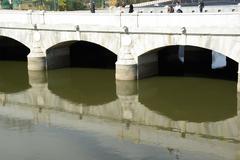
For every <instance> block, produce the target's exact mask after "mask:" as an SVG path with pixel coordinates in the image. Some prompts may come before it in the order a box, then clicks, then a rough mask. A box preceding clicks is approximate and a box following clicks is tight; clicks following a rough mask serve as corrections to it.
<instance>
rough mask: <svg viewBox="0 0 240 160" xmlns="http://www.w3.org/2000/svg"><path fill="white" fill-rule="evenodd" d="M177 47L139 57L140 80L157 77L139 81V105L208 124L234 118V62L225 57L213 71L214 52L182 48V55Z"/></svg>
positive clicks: (172, 117) (161, 112)
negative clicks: (223, 61)
mask: <svg viewBox="0 0 240 160" xmlns="http://www.w3.org/2000/svg"><path fill="white" fill-rule="evenodd" d="M179 48H180V46H167V47H163V48H159V49H156V50H153V51H151V52H150V53H147V54H146V55H143V56H142V57H141V56H140V58H139V64H140V65H142V66H140V67H139V69H140V72H142V73H140V74H144V75H143V76H142V77H143V78H144V77H148V76H154V75H158V77H153V78H147V79H143V80H140V81H139V100H140V102H141V103H143V104H144V105H146V107H148V108H150V109H151V110H154V111H157V112H159V113H160V114H163V115H166V116H167V117H169V118H171V119H173V120H186V121H193V122H208V121H220V120H225V119H227V118H231V117H233V116H235V115H236V114H237V97H236V92H237V91H236V89H237V87H236V81H237V70H238V63H237V62H235V61H233V60H232V59H230V58H228V57H225V63H226V65H225V66H221V65H220V66H221V67H217V68H213V66H214V65H213V64H214V63H215V62H213V60H214V55H215V52H213V51H211V50H209V49H204V48H199V47H194V46H185V48H184V54H183V55H184V56H182V55H181V54H179V50H180V49H179ZM218 54H219V53H217V55H218ZM183 57H184V58H183ZM145 60H146V62H147V63H144V61H145ZM226 80H227V81H226ZM229 80H230V81H229Z"/></svg>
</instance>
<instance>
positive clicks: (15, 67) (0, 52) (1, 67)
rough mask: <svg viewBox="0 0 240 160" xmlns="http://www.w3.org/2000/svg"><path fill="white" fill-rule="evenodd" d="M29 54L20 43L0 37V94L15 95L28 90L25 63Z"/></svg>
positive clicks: (27, 49)
mask: <svg viewBox="0 0 240 160" xmlns="http://www.w3.org/2000/svg"><path fill="white" fill-rule="evenodd" d="M29 52H30V49H29V48H27V47H26V46H25V45H23V44H22V43H20V42H18V41H16V40H14V39H11V38H8V37H4V36H0V92H4V93H15V92H20V91H23V90H26V89H28V88H30V85H29V82H28V70H27V62H26V61H27V55H28V54H29Z"/></svg>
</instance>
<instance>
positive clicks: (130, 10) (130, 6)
mask: <svg viewBox="0 0 240 160" xmlns="http://www.w3.org/2000/svg"><path fill="white" fill-rule="evenodd" d="M133 11H134V10H133V5H132V4H130V5H129V12H128V13H133Z"/></svg>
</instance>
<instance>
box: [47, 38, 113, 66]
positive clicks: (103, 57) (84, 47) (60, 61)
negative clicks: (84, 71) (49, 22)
mask: <svg viewBox="0 0 240 160" xmlns="http://www.w3.org/2000/svg"><path fill="white" fill-rule="evenodd" d="M116 61H117V55H116V54H115V53H113V52H111V51H110V50H108V49H107V48H105V47H103V46H101V45H99V44H95V43H92V42H88V41H66V42H61V43H59V44H56V45H54V46H53V47H51V48H49V49H48V50H47V67H48V69H56V68H65V67H81V68H107V69H109V68H110V69H114V68H115V62H116Z"/></svg>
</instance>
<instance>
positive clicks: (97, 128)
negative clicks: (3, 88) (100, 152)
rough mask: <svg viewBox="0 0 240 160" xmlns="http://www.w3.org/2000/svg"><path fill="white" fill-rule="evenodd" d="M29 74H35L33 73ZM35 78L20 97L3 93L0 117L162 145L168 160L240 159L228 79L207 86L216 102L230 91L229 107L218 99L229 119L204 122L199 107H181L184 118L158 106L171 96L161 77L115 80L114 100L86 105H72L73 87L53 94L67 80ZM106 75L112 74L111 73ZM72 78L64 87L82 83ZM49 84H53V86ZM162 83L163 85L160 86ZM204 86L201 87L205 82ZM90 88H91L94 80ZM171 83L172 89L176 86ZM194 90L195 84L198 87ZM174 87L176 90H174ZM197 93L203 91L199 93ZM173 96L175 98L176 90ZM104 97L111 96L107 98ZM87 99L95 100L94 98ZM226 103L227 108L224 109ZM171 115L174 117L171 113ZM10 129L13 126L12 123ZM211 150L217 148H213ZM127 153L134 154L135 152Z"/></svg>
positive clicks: (239, 139) (186, 90)
mask: <svg viewBox="0 0 240 160" xmlns="http://www.w3.org/2000/svg"><path fill="white" fill-rule="evenodd" d="M55 71H57V70H55ZM55 71H52V72H55ZM66 72H67V71H65V72H64V74H62V76H63V77H64V76H65V77H68V78H69V76H66V75H71V74H67V73H66ZM69 73H73V72H69ZM74 73H75V74H78V75H84V74H83V73H84V72H82V70H79V71H77V70H75V71H74ZM29 74H32V73H31V72H30V73H29ZM34 74H35V76H33V75H29V77H30V78H31V77H34V78H33V79H29V81H30V82H31V84H38V85H32V88H30V89H28V90H26V91H24V92H21V93H14V94H5V97H6V99H5V104H4V106H5V107H0V110H1V111H0V114H1V116H3V117H4V116H7V117H13V118H14V117H15V118H20V119H29V120H31V121H34V122H35V125H36V123H37V124H44V123H46V124H48V125H49V126H52V127H54V126H58V127H59V128H71V129H73V130H78V131H84V132H90V133H96V134H98V133H99V134H101V135H105V136H108V137H116V136H117V137H119V138H121V139H124V140H130V141H133V142H135V143H138V144H141V145H143V146H145V145H147V146H154V147H157V146H158V147H160V151H159V152H161V154H162V155H161V156H163V157H165V159H171V156H174V157H175V158H176V157H178V158H180V159H181V158H183V159H184V158H185V159H202V158H204V159H237V158H238V156H239V155H237V154H238V152H239V142H240V136H239V135H240V134H239V133H240V128H239V120H240V118H239V115H238V114H237V99H236V97H237V96H236V95H233V94H231V93H236V92H235V91H231V90H232V89H234V88H236V87H235V86H234V85H235V84H234V83H230V84H229V83H228V82H227V81H226V83H224V82H219V80H214V84H216V83H220V84H221V85H219V86H218V87H219V88H221V89H220V90H216V88H215V87H216V86H215V87H214V86H212V85H210V86H208V87H207V89H211V90H213V89H215V91H217V92H214V94H210V95H211V98H213V99H216V98H214V96H216V97H223V95H221V94H223V93H220V91H222V92H224V93H226V92H227V93H228V94H230V96H231V97H235V98H231V97H228V96H226V95H225V96H226V97H224V100H225V101H227V102H228V103H226V104H224V102H223V101H224V100H222V99H221V98H219V101H220V102H221V101H222V102H221V104H218V103H217V104H218V105H219V107H220V108H224V109H220V110H219V112H226V113H225V115H224V113H222V114H220V116H219V115H217V116H216V117H217V118H216V117H215V116H214V113H212V116H207V118H205V117H202V115H201V114H199V112H200V113H201V112H202V113H207V111H201V109H200V108H198V111H197V112H193V111H191V110H190V111H189V110H188V109H189V107H186V108H181V111H182V112H187V113H185V114H182V115H184V118H182V115H181V116H179V115H178V114H176V113H175V114H169V113H168V112H166V111H165V110H166V109H165V108H163V110H162V106H163V104H162V103H159V102H162V101H167V100H168V99H167V98H168V96H169V95H168V94H167V93H168V92H167V91H168V90H166V89H164V86H165V88H166V86H167V85H168V84H166V83H165V84H164V83H163V82H164V81H162V80H161V79H158V80H156V82H154V81H155V80H152V79H146V81H145V80H144V81H139V82H136V81H131V82H127V81H116V82H114V83H116V91H114V94H115V93H117V96H116V98H114V99H112V100H110V101H104V103H103V102H101V101H100V102H99V101H94V102H95V104H94V103H86V101H85V99H83V101H82V102H81V100H82V99H80V98H79V99H78V98H76V99H78V100H76V101H73V99H72V98H71V96H70V95H71V94H72V93H74V94H75V93H76V91H71V89H72V90H74V89H76V88H74V87H72V88H68V90H65V91H67V92H66V93H64V94H66V95H65V96H64V98H61V97H63V96H62V94H59V95H58V94H57V93H58V92H55V93H54V92H53V90H52V89H56V88H57V89H59V88H64V85H69V84H64V83H63V81H62V83H56V85H55V83H54V82H55V81H56V80H58V79H59V78H60V75H59V76H56V77H57V78H55V79H54V78H53V79H51V76H53V75H54V73H48V75H49V76H48V80H49V82H48V83H47V81H42V80H41V81H40V80H38V79H37V78H36V77H38V76H36V73H34ZM41 74H42V75H41ZM45 74H46V73H44V72H43V73H41V72H40V73H39V77H44V75H45ZM50 74H52V75H50ZM108 74H109V75H111V74H112V73H108ZM56 75H58V73H56ZM86 77H87V76H86V74H85V81H87V78H86ZM171 78H173V77H170V78H169V79H168V80H167V81H170V82H172V81H173V82H174V81H175V80H174V78H173V79H172V80H171ZM74 79H75V78H74V76H72V77H71V78H70V80H66V81H65V83H71V82H75V84H76V82H80V81H78V80H79V79H78V78H76V79H75V80H74ZM90 79H91V77H90ZM50 80H52V81H51V84H50ZM105 80H106V81H105V82H106V83H111V82H110V81H107V79H105ZM108 80H110V79H108ZM201 80H202V79H197V82H198V83H199V84H200V82H199V81H201ZM89 81H90V80H89ZM147 81H149V82H147ZM179 81H181V79H178V80H177V82H178V83H177V84H181V83H179ZM185 81H187V82H186V84H188V85H190V84H194V80H185ZM153 82H154V83H153ZM159 82H161V84H162V83H163V84H164V85H160V83H159ZM190 82H192V83H190ZM201 82H202V83H203V82H204V80H202V81H201ZM208 82H209V81H208V80H206V83H208ZM95 83H96V84H95V85H96V86H98V85H101V84H102V81H101V80H100V81H95ZM73 84H74V83H73ZM90 84H92V82H91V81H90ZM156 84H157V85H156ZM170 84H171V85H173V84H172V83H170ZM54 85H55V86H54ZM111 86H113V88H115V84H113V85H112V84H111ZM193 86H195V84H194V85H193ZM211 86H212V88H211ZM201 87H203V86H201ZM201 87H200V88H201ZM83 88H84V87H83ZM110 88H111V87H110ZM126 88H127V89H126ZM183 88H184V92H182V94H185V93H186V95H189V96H190V98H191V99H194V95H191V93H195V92H191V91H192V87H186V85H185V87H183ZM189 88H190V89H189ZM231 88H232V89H231ZM57 89H56V90H57ZM79 89H82V88H79ZM147 89H149V90H147ZM173 89H174V90H175V89H176V88H173ZM181 89H182V88H181ZM195 89H196V87H195ZM63 90H64V89H63ZM82 91H85V90H82ZM89 91H90V92H92V93H94V92H95V90H94V88H93V90H89ZM105 91H107V90H105ZM161 91H164V92H165V94H164V93H161ZM170 91H171V89H170ZM170 91H169V92H170ZM198 91H199V92H200V90H198ZM202 91H204V90H202ZM80 92H81V90H80V91H78V93H80ZM150 92H152V93H155V94H153V95H159V96H155V97H152V99H151V97H147V96H148V94H150ZM59 93H62V92H59ZM147 93H148V94H147ZM156 93H157V94H156ZM171 93H172V94H173V93H174V92H171ZM175 93H176V95H177V98H174V96H172V97H171V99H170V100H169V101H170V102H168V103H167V104H168V107H170V109H171V110H173V111H172V112H174V110H178V107H179V105H176V104H174V103H175V101H178V100H179V99H178V98H179V97H178V94H177V92H175ZM68 94H70V95H68ZM179 94H180V90H179ZM104 95H105V96H106V97H108V94H104ZM109 95H110V94H109ZM88 96H91V94H89V95H88ZM110 96H111V95H110ZM164 96H165V97H164ZM191 96H192V97H191ZM180 98H181V97H180ZM203 98H204V97H202V99H203ZM90 99H91V98H90ZM93 99H94V98H93ZM147 100H148V101H147ZM149 101H151V103H147V102H149ZM220 102H219V103H220ZM147 104H148V105H147ZM171 104H172V106H171ZM212 104H213V103H212V101H209V102H208V101H206V100H205V102H204V105H205V106H208V107H211V105H212ZM229 104H230V105H229ZM157 105H159V107H158V108H156V107H157ZM185 105H189V106H193V107H194V106H195V107H199V106H198V105H195V103H190V102H184V103H183V104H182V106H185ZM220 105H221V106H220ZM225 105H227V106H226V107H224V106H225ZM202 109H203V110H206V109H208V108H205V107H202ZM169 112H170V113H171V111H169ZM228 112H229V113H228ZM189 114H192V115H189ZM216 114H218V113H216ZM176 115H177V116H176ZM198 115H200V116H199V117H198V118H196V119H195V118H192V117H194V116H198ZM79 119H81V120H79ZM8 125H11V123H10V124H8ZM20 125H21V124H20ZM33 125H34V123H33ZM55 134H56V133H55ZM100 144H101V145H100V146H99V147H100V148H101V147H103V146H104V147H105V148H112V149H111V151H112V150H114V152H117V153H119V154H122V153H125V152H124V151H123V148H125V147H120V148H119V147H117V146H116V145H113V144H110V143H107V142H103V140H102V141H101V143H100ZM98 145H99V144H98ZM128 145H129V144H128ZM213 146H214V147H215V148H213ZM128 149H129V148H128ZM129 150H130V151H132V149H129ZM141 152H143V153H145V152H146V150H144V151H143V150H142V151H141ZM129 154H130V153H129ZM146 154H147V153H146ZM123 155H124V154H123ZM193 155H194V156H193ZM141 156H143V155H141ZM151 156H153V157H154V158H153V159H157V158H159V157H157V156H159V155H158V154H154V155H151ZM155 156H156V157H155ZM166 157H167V158H166ZM135 158H136V157H135ZM138 158H139V157H138ZM141 158H142V157H141ZM100 159H101V158H100ZM119 159H121V158H119Z"/></svg>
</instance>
